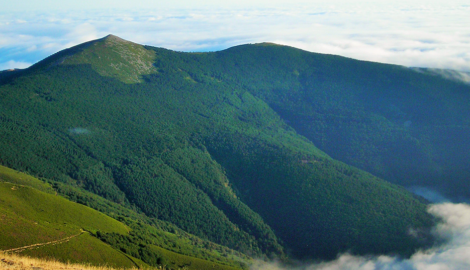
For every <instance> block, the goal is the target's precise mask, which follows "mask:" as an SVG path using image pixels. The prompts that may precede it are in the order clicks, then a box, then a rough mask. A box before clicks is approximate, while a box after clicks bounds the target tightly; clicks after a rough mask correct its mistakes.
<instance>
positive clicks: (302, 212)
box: [0, 36, 468, 259]
mask: <svg viewBox="0 0 470 270" xmlns="http://www.w3.org/2000/svg"><path fill="white" fill-rule="evenodd" d="M405 79H406V80H405ZM404 80H405V81H404ZM438 83H440V85H439V84H438ZM394 85H398V86H399V87H408V88H406V89H403V90H400V89H401V88H400V89H398V90H400V91H401V92H400V91H398V90H396V89H395V88H394V87H395V86H394ZM410 87H411V88H410ZM413 87H414V88H413ZM422 87H427V88H426V89H428V88H429V89H431V90H429V91H424V90H422V89H423V88H422ZM440 87H445V89H446V91H448V93H447V94H449V95H450V96H452V95H455V102H456V103H455V104H454V103H453V102H454V100H453V99H444V98H441V99H439V100H442V102H446V104H447V103H448V104H447V105H446V107H445V108H447V109H448V110H449V111H450V108H453V109H452V112H453V113H454V112H455V113H456V114H457V112H458V113H461V115H460V118H459V119H461V120H462V121H463V122H462V123H461V125H457V124H458V121H460V120H457V119H453V118H452V119H451V118H449V117H451V116H453V114H448V115H442V116H441V117H442V119H450V120H452V121H454V122H453V123H455V124H456V126H455V128H456V129H455V134H456V136H457V137H458V136H463V133H460V132H461V130H465V128H466V126H465V121H466V120H465V119H466V118H465V117H466V115H468V114H463V113H464V112H466V108H465V106H463V104H464V103H465V102H464V100H465V99H464V98H465V97H466V96H465V94H464V93H465V90H466V89H467V88H465V87H467V86H465V85H464V84H459V83H457V82H454V81H449V80H445V79H443V78H439V77H436V76H431V75H426V74H423V73H419V72H416V71H413V70H409V69H406V68H404V67H397V66H390V65H383V64H376V63H367V62H361V61H356V60H351V59H346V58H342V57H337V56H329V55H320V54H313V53H308V52H305V51H301V50H298V49H294V48H289V47H284V46H278V45H273V44H269V45H268V44H255V45H243V46H238V47H234V48H231V49H228V50H225V51H221V52H214V53H179V52H173V51H170V50H166V49H162V48H154V47H148V46H141V45H138V44H135V43H131V42H128V41H123V40H121V39H119V38H117V37H114V36H108V37H106V38H103V39H100V40H96V41H91V42H88V43H85V44H82V45H79V46H76V47H73V48H70V49H67V50H64V51H61V52H58V53H57V54H55V55H52V56H51V57H49V58H46V59H44V60H43V61H41V62H39V63H38V64H36V65H34V66H32V67H31V68H29V69H27V70H24V71H21V72H20V73H18V74H17V75H15V76H11V77H9V78H6V79H4V80H3V83H2V84H1V86H0V97H1V98H0V106H1V108H2V110H1V111H0V130H1V132H0V162H1V163H2V164H4V165H7V166H9V167H12V168H15V169H18V170H21V171H26V172H28V173H30V174H33V175H36V176H38V177H41V178H46V179H50V180H52V181H54V183H56V189H57V190H59V191H60V190H61V189H62V188H61V187H64V186H65V187H68V188H69V187H70V186H73V187H74V188H76V189H77V190H80V192H83V191H84V190H86V191H88V192H92V193H95V194H97V195H99V196H102V197H103V198H105V199H107V200H110V201H112V202H114V203H115V205H114V206H113V207H114V209H121V210H119V211H128V210H129V209H133V210H136V211H138V212H141V213H142V214H144V215H145V216H146V217H147V218H149V219H150V220H153V221H156V220H160V221H165V222H169V223H171V224H174V225H176V226H178V227H179V228H181V229H182V230H184V231H186V232H188V233H191V234H194V235H196V236H197V237H200V238H201V239H205V240H208V241H212V242H215V243H218V244H220V245H224V246H226V247H229V248H232V249H235V250H237V251H239V252H242V253H244V254H246V255H249V256H256V257H271V258H273V257H280V258H286V257H293V258H323V259H330V258H334V257H335V256H336V255H337V254H338V253H339V252H345V251H351V252H352V253H357V254H371V253H399V254H401V255H404V256H407V255H410V254H411V253H412V252H413V251H414V250H415V249H417V248H420V247H423V246H425V245H427V244H429V243H430V241H431V239H430V238H429V235H428V234H427V233H426V232H427V230H428V229H429V228H430V227H431V226H432V225H433V223H434V220H433V219H432V217H431V216H430V215H429V214H428V213H427V212H426V204H425V201H424V200H422V198H418V197H416V196H415V195H413V194H411V193H410V192H408V191H407V190H406V189H404V188H403V187H399V186H396V185H393V184H390V183H389V182H386V181H384V180H382V179H380V178H378V177H377V175H378V176H382V177H384V178H385V179H387V180H389V181H395V182H400V183H407V182H406V181H411V180H413V181H418V180H419V179H421V178H420V177H418V176H419V174H420V173H422V172H423V171H426V169H427V168H432V169H436V168H435V167H433V166H434V165H435V164H437V163H436V162H438V161H440V160H431V161H432V162H424V161H426V160H427V159H426V158H428V156H425V154H429V153H432V154H433V155H434V153H437V152H433V151H438V150H439V149H440V150H442V151H443V150H444V148H443V147H442V146H441V145H440V144H438V143H436V145H435V146H433V147H434V148H429V147H430V146H429V145H434V144H433V142H434V141H433V140H437V141H438V140H439V139H440V137H439V136H440V135H439V136H438V135H437V133H436V134H435V137H432V138H431V137H425V138H424V137H423V138H424V139H422V137H419V140H418V139H417V138H416V137H413V136H415V133H414V132H415V130H414V129H413V127H414V126H413V125H409V122H406V121H411V123H415V121H416V120H415V118H410V119H411V120H408V118H406V121H405V122H406V123H408V124H406V125H404V123H403V122H399V121H398V120H396V122H393V121H391V120H389V119H388V118H387V117H389V115H388V114H387V113H391V112H390V110H393V109H385V108H383V107H381V106H379V105H378V104H380V102H379V101H382V100H386V99H388V98H390V97H389V96H393V95H394V93H398V94H399V95H405V94H406V95H411V96H412V97H414V98H415V99H413V100H411V101H408V100H406V99H401V97H400V96H398V97H396V98H395V100H396V101H397V103H396V104H399V105H397V106H398V108H399V109H402V107H401V106H402V105H401V103H398V102H405V103H406V104H408V103H407V102H409V104H411V103H413V102H415V101H417V100H419V99H420V98H421V97H428V96H429V98H430V97H431V96H433V97H434V98H435V99H437V97H438V96H440V95H441V96H442V95H447V94H446V93H442V91H441V92H440V91H439V89H441V88H440ZM459 91H460V92H459ZM406 95H405V98H408V96H406ZM376 100H378V101H376ZM426 100H427V99H424V101H423V102H424V103H423V104H424V105H423V106H422V108H423V110H418V109H416V110H415V111H412V110H411V108H410V109H409V110H408V107H407V109H406V110H405V111H406V113H408V114H407V117H408V116H410V115H413V117H417V118H416V119H418V118H419V117H421V116H422V117H425V112H426V110H430V109H433V108H434V107H432V105H433V103H431V102H428V103H426V102H427V101H426ZM384 102H385V101H384ZM410 106H411V105H410ZM387 108H389V107H387ZM390 108H391V107H390ZM412 113H416V115H415V114H412ZM399 115H400V114H399ZM434 116H436V114H434ZM429 117H430V116H429ZM446 117H447V118H446ZM450 120H449V121H450ZM464 120H465V121H464ZM394 121H395V120H394ZM400 121H401V120H400ZM446 121H447V120H446ZM418 123H419V122H418ZM418 123H416V125H417V126H418ZM441 124H442V123H441ZM410 127H411V128H410ZM426 127H428V128H429V126H426ZM447 127H451V126H449V125H443V126H442V128H443V129H445V128H447ZM436 128H437V126H436ZM422 130H425V129H421V130H420V131H422ZM429 130H435V129H432V128H430V129H429ZM448 130H449V129H448ZM426 134H428V133H426ZM433 134H434V133H433ZM439 134H443V133H439ZM423 136H424V135H423ZM426 136H428V135H426ZM433 136H434V135H433ZM425 142H426V143H425ZM428 142H429V143H428ZM398 146H399V147H401V148H397V147H398ZM464 146H465V144H464ZM454 149H455V147H454ZM440 150H439V151H440ZM467 154H468V153H460V152H459V155H453V158H454V159H456V160H457V159H458V158H461V157H466V155H467ZM423 155H424V157H422V156H423ZM433 155H431V156H430V157H434V156H433ZM415 157H419V158H421V159H415ZM445 157H449V155H447V156H443V157H442V159H444V158H445ZM454 159H452V162H454ZM448 161H449V160H446V162H448ZM343 162H345V163H343ZM459 162H460V163H458V162H456V161H455V162H454V163H453V164H464V162H465V161H464V160H461V161H459ZM442 164H443V165H442V166H444V165H445V164H447V163H442ZM351 165H354V166H355V167H353V166H351ZM405 165H406V167H403V166H405ZM458 166H463V165H458ZM403 168H405V169H403ZM361 169H364V170H361ZM451 169H452V168H451V167H449V168H448V169H447V170H448V171H451ZM442 172H443V173H445V172H446V171H445V170H442ZM371 173H372V174H371ZM390 175H392V176H395V177H396V178H393V177H391V176H390ZM402 175H405V176H406V177H405V176H402ZM417 175H418V176H417ZM415 176H416V177H415ZM423 177H424V176H423ZM410 179H411V180H410ZM423 179H424V178H423ZM439 181H440V180H439V179H436V180H433V183H441V182H439ZM62 190H65V188H63V189H62ZM81 198H86V200H85V201H84V203H86V202H87V201H88V200H89V199H90V198H92V196H85V197H83V196H82V197H81ZM94 205H97V204H94ZM117 205H118V206H119V207H118V206H117ZM123 209H128V210H123ZM410 228H413V229H417V230H418V231H420V232H423V233H422V235H420V237H412V236H410V235H409V230H410ZM103 238H104V239H106V236H103ZM115 245H119V243H115Z"/></svg>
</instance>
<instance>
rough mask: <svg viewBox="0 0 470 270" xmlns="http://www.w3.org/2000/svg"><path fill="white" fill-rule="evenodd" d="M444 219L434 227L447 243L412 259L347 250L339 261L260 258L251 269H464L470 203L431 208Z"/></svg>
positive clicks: (469, 262) (468, 265)
mask: <svg viewBox="0 0 470 270" xmlns="http://www.w3.org/2000/svg"><path fill="white" fill-rule="evenodd" d="M428 211H429V213H431V214H432V215H434V216H436V217H438V218H440V219H441V220H442V221H441V223H439V224H438V225H437V226H436V228H435V229H434V233H435V234H436V236H438V238H440V239H442V240H443V241H445V242H444V243H445V244H442V245H440V246H436V247H434V248H431V249H429V250H424V251H418V252H416V253H415V254H414V255H413V256H412V257H411V258H409V259H400V258H397V257H390V256H375V257H360V256H353V255H350V254H344V255H341V256H339V257H338V259H336V260H335V261H332V262H325V263H317V264H310V265H303V266H300V267H292V266H289V267H286V266H282V265H281V264H279V263H276V262H271V263H266V262H262V261H258V262H257V263H255V264H254V265H253V267H252V268H251V270H287V269H289V270H411V269H413V270H461V269H470V256H469V254H470V206H469V205H468V204H452V203H443V204H435V205H432V206H431V207H430V208H429V210H428Z"/></svg>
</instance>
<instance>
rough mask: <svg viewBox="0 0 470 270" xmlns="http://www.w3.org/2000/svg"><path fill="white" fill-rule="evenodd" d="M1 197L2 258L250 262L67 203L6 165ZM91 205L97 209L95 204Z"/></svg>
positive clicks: (205, 264) (192, 264) (123, 263)
mask: <svg viewBox="0 0 470 270" xmlns="http://www.w3.org/2000/svg"><path fill="white" fill-rule="evenodd" d="M7 181H8V182H7ZM20 183H21V184H20ZM33 187H36V188H40V189H42V190H44V191H46V192H47V193H45V192H42V191H39V190H37V189H36V188H33ZM58 190H59V191H61V190H62V189H60V188H59V189H58ZM0 194H2V197H1V199H0V213H1V215H0V228H1V229H2V234H1V235H0V252H1V253H5V254H12V253H20V254H21V255H23V256H25V255H27V256H32V257H39V258H45V259H54V260H60V261H62V262H69V263H70V262H71V263H81V264H91V265H95V266H109V267H116V268H136V267H137V268H142V267H144V268H150V266H155V267H167V268H169V269H170V268H171V269H172V268H178V267H183V266H186V268H187V269H208V268H210V269H221V270H222V269H225V270H230V269H240V268H239V267H241V266H243V265H244V263H245V262H248V260H246V259H248V258H246V257H243V258H240V257H237V255H236V253H235V252H233V251H232V252H231V255H230V256H227V254H226V249H224V248H221V247H217V246H216V245H214V244H211V243H207V242H205V241H203V240H200V239H197V238H195V237H194V236H190V235H187V234H181V233H179V232H178V231H177V229H176V230H175V229H173V233H169V232H166V231H165V230H162V229H161V228H157V227H156V226H150V225H146V224H143V223H141V221H135V220H132V219H129V218H125V217H122V216H118V219H120V220H121V221H117V220H115V219H112V218H111V217H109V216H107V215H104V214H103V213H100V212H98V211H96V210H93V209H91V208H89V207H86V206H84V205H81V204H77V203H73V202H70V201H68V200H66V199H65V198H63V197H61V196H59V195H58V194H57V193H56V192H55V191H53V189H52V187H51V186H49V185H48V184H47V183H44V182H42V181H40V180H38V179H35V178H34V177H31V176H29V175H26V174H23V173H19V172H16V171H14V170H11V169H8V168H5V167H2V166H0ZM88 203H89V204H92V205H93V204H94V202H93V199H89V200H88ZM98 208H99V207H98ZM121 214H125V212H123V211H121ZM134 216H137V214H134ZM124 222H125V223H127V225H125V224H124ZM194 240H196V241H198V242H199V245H195V244H194ZM209 245H212V246H211V247H209ZM204 246H206V247H204ZM163 247H169V248H166V249H165V248H163ZM207 247H209V248H207ZM172 250H174V251H172ZM213 250H217V252H214V251H213ZM185 254H187V255H185ZM188 255H189V256H188ZM221 255H224V256H225V257H224V258H222V257H221ZM198 257H199V258H198ZM144 261H145V262H144ZM149 265H150V266H149ZM230 265H235V266H237V267H232V266H230Z"/></svg>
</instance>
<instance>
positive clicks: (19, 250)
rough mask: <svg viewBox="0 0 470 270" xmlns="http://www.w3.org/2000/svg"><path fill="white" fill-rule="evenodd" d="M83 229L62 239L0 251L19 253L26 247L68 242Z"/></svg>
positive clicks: (31, 247) (26, 248) (33, 247)
mask: <svg viewBox="0 0 470 270" xmlns="http://www.w3.org/2000/svg"><path fill="white" fill-rule="evenodd" d="M84 233H85V231H83V230H80V233H78V234H75V235H72V236H68V237H65V238H62V239H59V240H55V241H50V242H46V243H38V244H34V245H29V246H24V247H19V248H12V249H7V250H3V251H0V252H3V253H13V252H14V253H20V252H22V251H25V250H28V249H35V248H40V247H42V246H47V245H57V244H62V243H65V242H68V241H70V240H71V239H72V238H75V237H77V236H80V235H82V234H84Z"/></svg>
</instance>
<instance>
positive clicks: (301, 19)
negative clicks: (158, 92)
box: [0, 0, 470, 72]
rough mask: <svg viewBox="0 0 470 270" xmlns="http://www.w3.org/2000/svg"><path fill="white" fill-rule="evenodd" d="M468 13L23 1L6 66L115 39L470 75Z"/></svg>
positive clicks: (445, 7) (434, 7)
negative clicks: (258, 49) (267, 46)
mask: <svg viewBox="0 0 470 270" xmlns="http://www.w3.org/2000/svg"><path fill="white" fill-rule="evenodd" d="M111 3H112V5H111ZM110 6H111V7H112V8H109V7H110ZM146 7H147V8H146ZM469 11H470V5H468V4H466V3H465V2H464V1H461V0H451V1H446V2H443V1H431V2H429V1H428V2H424V1H415V2H413V3H408V2H406V1H398V2H397V1H394V2H391V1H375V2H369V1H364V0H363V1H355V2H353V3H350V2H347V1H345V0H336V1H333V2H328V3H325V2H323V1H314V2H311V3H310V2H305V1H295V2H293V3H292V4H289V5H287V4H285V3H283V1H275V2H267V1H259V0H258V1H256V0H255V1H236V2H235V1H228V2H227V3H224V5H221V4H217V3H216V2H215V1H210V0H209V1H198V2H197V3H196V2H189V1H184V0H180V1H177V2H175V3H172V4H168V3H166V4H160V3H153V2H151V1H134V2H132V3H131V2H129V1H114V2H112V1H86V2H85V3H80V4H71V3H62V2H60V1H56V0H49V1H44V2H41V3H37V2H35V1H16V2H14V3H8V4H6V7H5V8H4V9H3V10H2V11H0V70H5V69H11V68H26V67H29V66H31V65H32V64H34V63H36V62H38V61H40V60H42V59H44V58H46V57H47V56H49V55H51V54H53V53H56V52H58V51H60V50H63V49H66V48H69V47H72V46H75V45H78V44H81V43H83V42H86V41H90V40H94V39H97V38H100V37H104V36H105V35H106V34H113V35H116V36H119V37H121V38H123V39H126V40H129V41H132V42H135V43H138V44H143V45H149V46H154V47H164V48H167V49H170V50H175V51H185V52H208V51H219V50H223V49H227V48H230V47H233V46H237V45H242V44H250V43H260V42H271V43H276V44H280V45H286V46H291V47H295V48H299V49H302V50H306V51H310V52H315V53H322V54H334V55H340V56H344V57H348V58H354V59H358V60H365V61H373V62H380V63H388V64H397V65H403V66H408V67H425V68H437V69H454V70H459V71H466V72H469V71H470V53H469V52H468V47H469V46H470V29H469V28H468V27H467V23H466V22H467V21H468V19H467V14H468V12H469Z"/></svg>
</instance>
